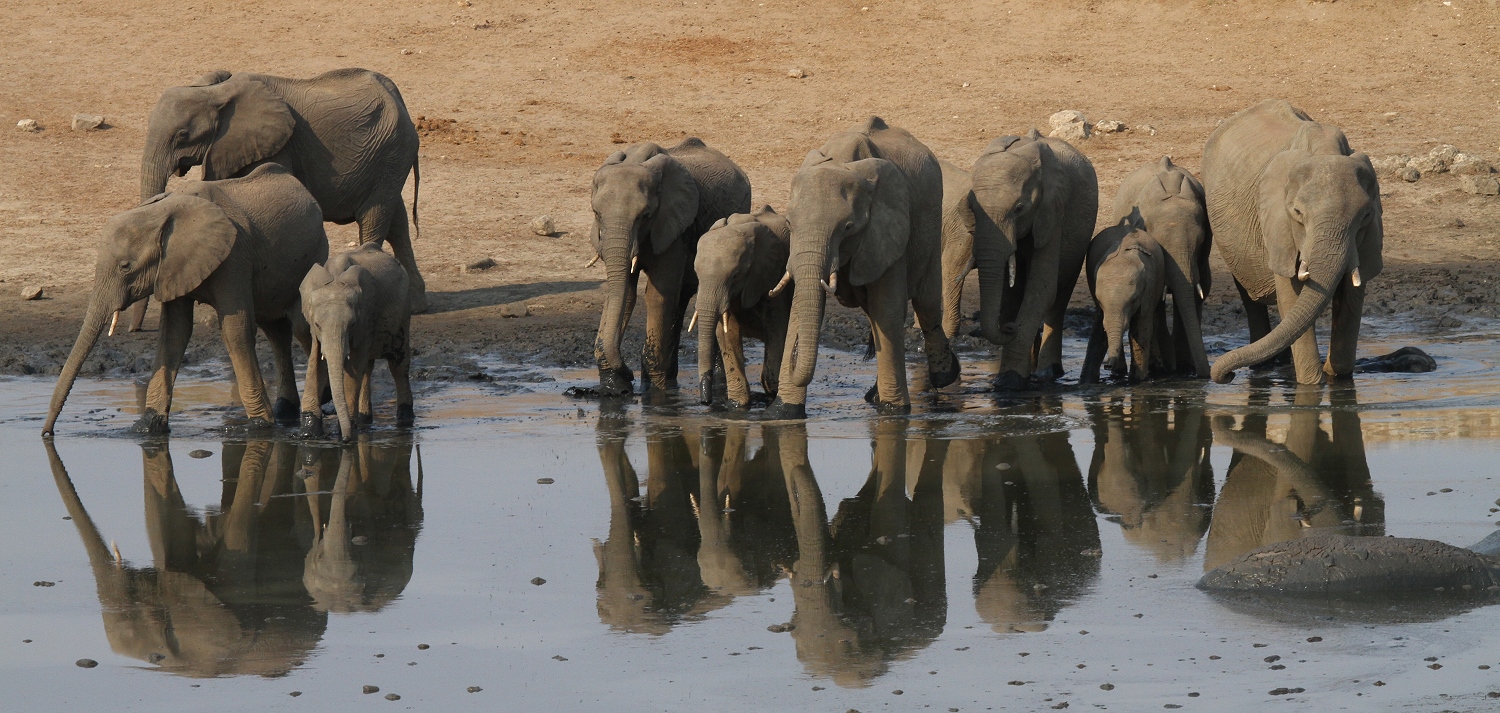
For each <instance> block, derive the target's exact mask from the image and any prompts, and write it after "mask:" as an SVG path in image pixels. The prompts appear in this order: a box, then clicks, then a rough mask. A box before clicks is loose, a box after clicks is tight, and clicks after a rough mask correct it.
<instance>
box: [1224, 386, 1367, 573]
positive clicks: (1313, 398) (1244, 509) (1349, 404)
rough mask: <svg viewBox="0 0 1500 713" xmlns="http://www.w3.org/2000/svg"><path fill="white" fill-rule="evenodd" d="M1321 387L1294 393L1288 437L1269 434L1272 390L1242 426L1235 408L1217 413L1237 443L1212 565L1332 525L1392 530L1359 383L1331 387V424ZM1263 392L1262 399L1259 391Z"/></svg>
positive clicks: (1349, 531)
mask: <svg viewBox="0 0 1500 713" xmlns="http://www.w3.org/2000/svg"><path fill="white" fill-rule="evenodd" d="M1322 391H1323V390H1322V389H1321V388H1320V387H1316V386H1314V387H1299V388H1298V389H1297V391H1296V393H1295V395H1294V401H1293V403H1294V406H1295V407H1296V408H1295V409H1294V410H1293V411H1292V412H1291V423H1290V424H1289V425H1288V426H1287V433H1286V442H1285V443H1275V442H1273V441H1271V440H1270V439H1269V438H1267V436H1266V416H1265V412H1264V410H1263V407H1264V405H1265V404H1264V399H1265V398H1266V393H1265V392H1263V391H1262V392H1253V391H1252V392H1251V393H1252V404H1251V405H1252V407H1254V406H1260V407H1262V408H1256V409H1252V410H1251V411H1250V412H1249V414H1248V415H1246V416H1245V417H1244V419H1243V420H1242V422H1241V424H1240V428H1239V429H1237V430H1236V429H1234V427H1233V426H1234V420H1233V418H1232V417H1229V416H1216V417H1214V420H1213V432H1214V440H1216V441H1218V442H1219V443H1221V444H1223V445H1226V446H1229V447H1231V448H1233V449H1234V456H1233V457H1232V458H1231V459H1230V461H1229V471H1228V473H1227V474H1226V475H1225V477H1224V485H1223V487H1222V488H1221V489H1220V490H1219V499H1218V502H1217V503H1216V504H1215V505H1214V517H1213V524H1212V525H1211V526H1210V527H1209V530H1208V546H1207V551H1206V552H1205V554H1204V558H1203V568H1204V571H1208V570H1211V569H1214V568H1216V567H1218V566H1220V565H1222V564H1224V563H1226V562H1228V561H1230V560H1232V559H1234V558H1235V557H1238V556H1239V555H1241V554H1244V553H1246V552H1249V551H1250V550H1253V549H1255V548H1257V547H1262V546H1264V545H1269V544H1272V543H1276V542H1282V541H1284V540H1290V539H1294V538H1298V537H1302V536H1303V535H1304V534H1307V533H1311V532H1314V531H1320V532H1327V531H1330V530H1328V529H1324V528H1333V529H1332V530H1331V531H1333V532H1340V533H1342V534H1346V535H1383V534H1385V503H1384V501H1383V500H1382V499H1381V498H1380V496H1379V495H1377V494H1376V493H1375V489H1374V484H1373V483H1371V481H1370V466H1369V463H1368V462H1367V461H1366V460H1365V442H1364V435H1363V434H1362V433H1361V431H1360V421H1359V413H1358V412H1357V411H1356V410H1355V406H1356V405H1357V404H1356V401H1355V393H1354V389H1353V387H1341V388H1335V389H1331V390H1329V406H1330V407H1331V408H1330V411H1329V414H1328V416H1327V425H1328V429H1327V430H1325V429H1324V428H1323V425H1324V413H1323V411H1322V410H1321V409H1320V408H1318V407H1319V405H1320V404H1321V403H1322V401H1321V399H1322ZM1256 398H1259V399H1261V403H1255V401H1254V399H1256Z"/></svg>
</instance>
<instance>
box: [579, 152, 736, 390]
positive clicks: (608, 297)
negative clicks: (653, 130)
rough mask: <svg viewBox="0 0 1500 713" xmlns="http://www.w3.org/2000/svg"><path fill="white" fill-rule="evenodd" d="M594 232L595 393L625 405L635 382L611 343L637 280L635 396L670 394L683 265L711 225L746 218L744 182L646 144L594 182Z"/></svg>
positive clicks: (707, 157) (689, 276) (721, 166)
mask: <svg viewBox="0 0 1500 713" xmlns="http://www.w3.org/2000/svg"><path fill="white" fill-rule="evenodd" d="M592 202H593V207H594V226H593V229H592V232H593V238H594V244H595V248H596V250H597V252H598V257H599V258H600V259H603V260H604V269H605V270H606V272H607V275H608V277H607V278H606V282H605V286H604V289H605V295H604V310H603V312H602V314H601V315H600V317H599V333H598V337H597V338H596V340H595V342H594V358H595V360H597V362H598V364H599V390H600V392H601V393H602V394H603V395H605V396H625V395H628V394H630V393H631V392H632V391H633V390H634V387H633V385H632V382H633V381H634V380H635V375H634V374H633V373H631V371H630V368H629V367H627V366H625V362H624V360H622V359H621V358H620V341H621V339H622V338H623V336H624V333H625V325H626V324H627V323H628V322H629V321H630V313H631V311H633V310H634V309H635V298H636V288H637V285H638V283H639V280H640V276H641V274H643V273H644V274H645V275H646V344H645V346H644V347H643V348H642V351H641V371H642V372H644V375H643V379H642V380H643V382H644V386H645V387H646V388H647V389H648V390H649V389H650V388H651V387H652V386H656V387H662V388H669V387H675V386H676V385H677V345H678V342H679V341H680V340H681V339H682V316H683V313H684V312H685V311H686V310H687V303H688V300H689V299H691V298H692V296H693V294H694V293H695V292H697V290H698V278H697V276H696V275H694V273H693V258H694V255H695V254H696V251H697V246H698V238H699V237H701V236H702V235H703V234H704V233H706V232H708V230H709V227H710V226H712V225H713V224H714V222H715V221H717V220H719V219H721V218H728V217H729V216H731V215H733V214H735V213H749V212H750V179H749V178H747V177H746V176H745V172H744V171H741V170H740V167H739V166H736V165H735V164H734V162H733V161H731V160H729V158H728V157H727V156H725V155H724V154H722V153H719V152H718V151H715V150H714V149H712V148H709V147H708V146H707V145H706V144H704V143H703V141H702V140H700V139H697V138H688V139H685V140H684V141H683V142H682V143H680V144H678V145H676V146H673V147H672V148H669V149H663V148H662V147H660V146H658V145H656V144H653V143H650V142H645V143H639V144H635V145H633V146H631V147H629V148H627V149H625V150H624V151H616V152H615V153H613V154H611V155H610V157H609V158H607V159H605V160H604V165H603V166H601V167H600V168H599V170H598V171H597V172H595V173H594V191H593V199H592Z"/></svg>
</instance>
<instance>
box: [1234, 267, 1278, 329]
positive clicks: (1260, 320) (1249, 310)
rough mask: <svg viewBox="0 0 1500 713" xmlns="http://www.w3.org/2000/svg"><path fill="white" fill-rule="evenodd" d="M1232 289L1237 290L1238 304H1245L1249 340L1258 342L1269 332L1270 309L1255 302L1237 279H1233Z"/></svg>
mask: <svg viewBox="0 0 1500 713" xmlns="http://www.w3.org/2000/svg"><path fill="white" fill-rule="evenodd" d="M1234 289H1235V290H1238V291H1239V293H1240V304H1243V305H1244V306H1245V321H1246V322H1249V323H1250V341H1251V342H1258V341H1260V340H1261V339H1263V338H1265V336H1266V335H1267V334H1270V333H1271V311H1270V310H1269V309H1267V308H1266V306H1265V305H1263V304H1261V303H1259V302H1256V301H1255V298H1254V297H1251V296H1250V293H1249V292H1246V291H1245V286H1244V285H1241V284H1240V281H1239V280H1238V279H1236V280H1235V281H1234Z"/></svg>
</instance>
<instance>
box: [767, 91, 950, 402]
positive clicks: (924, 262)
mask: <svg viewBox="0 0 1500 713" xmlns="http://www.w3.org/2000/svg"><path fill="white" fill-rule="evenodd" d="M942 204H943V179H942V173H941V169H939V167H938V161H937V158H936V157H935V156H933V155H932V151H930V150H929V149H928V148H927V147H926V146H925V145H923V144H922V142H920V141H918V140H917V139H916V138H915V137H913V136H912V135H911V134H909V133H907V132H906V131H905V130H903V129H897V128H891V127H889V126H887V125H886V123H885V122H884V121H882V120H881V119H880V118H879V117H870V118H869V119H867V120H866V121H865V122H864V123H863V124H861V125H860V126H859V127H858V128H856V129H855V130H853V131H846V132H842V133H839V134H836V135H834V136H833V137H832V138H830V139H829V140H828V142H827V143H825V144H823V146H822V147H821V148H819V149H816V150H814V151H812V152H809V153H808V155H807V158H806V159H804V160H803V162H802V167H801V168H800V169H798V171H797V174H796V175H795V176H794V177H793V178H792V194H791V198H790V200H789V201H788V203H787V220H788V221H789V222H790V223H791V225H792V247H791V259H790V261H789V262H788V264H787V275H789V276H790V277H791V279H793V280H795V281H796V286H795V288H794V295H793V299H792V316H791V324H790V325H789V326H788V328H787V342H786V347H785V353H784V356H783V358H782V365H781V378H780V382H779V385H778V391H777V396H776V400H775V401H774V402H772V404H771V406H770V407H768V408H767V410H766V417H767V418H773V419H797V418H806V416H807V385H808V384H809V383H810V382H811V381H812V377H813V371H814V368H815V367H816V365H817V359H818V336H819V333H820V332H821V330H822V326H823V310H824V306H825V302H824V300H825V299H826V298H827V296H828V294H829V293H833V294H834V295H835V296H836V297H837V298H838V300H839V303H840V304H843V305H845V306H848V307H859V308H861V309H863V310H864V312H865V314H866V315H867V316H868V317H869V318H870V326H871V331H872V333H873V335H874V343H875V354H876V356H877V358H878V363H877V367H876V372H877V379H876V386H875V388H874V389H872V390H871V392H870V393H868V394H867V395H866V400H868V401H871V402H873V403H875V404H876V406H877V408H878V409H879V410H880V412H881V413H883V414H901V413H908V412H910V410H911V397H910V396H909V394H908V393H907V388H906V340H905V327H906V309H907V304H908V303H910V304H911V306H912V308H913V309H914V310H915V312H916V315H917V325H918V327H919V328H920V329H921V330H922V337H923V341H924V343H925V346H926V354H927V371H928V377H929V382H930V384H931V385H932V387H933V388H941V387H943V386H947V385H948V384H951V383H953V382H954V381H955V380H957V379H958V372H959V364H958V357H957V356H956V355H955V354H954V353H953V350H952V349H951V348H950V347H949V345H948V338H947V336H945V335H944V334H943V328H942V307H943V304H942V290H941V285H940V282H941V280H942V265H941V258H942Z"/></svg>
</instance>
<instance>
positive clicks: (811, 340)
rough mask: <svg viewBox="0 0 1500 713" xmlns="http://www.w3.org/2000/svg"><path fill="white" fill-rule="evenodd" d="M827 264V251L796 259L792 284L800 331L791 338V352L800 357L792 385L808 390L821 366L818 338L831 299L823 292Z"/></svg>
mask: <svg viewBox="0 0 1500 713" xmlns="http://www.w3.org/2000/svg"><path fill="white" fill-rule="evenodd" d="M826 264H827V261H826V256H825V255H824V253H823V251H821V250H816V251H808V252H804V253H800V254H799V255H797V257H796V258H794V263H793V265H792V280H793V283H794V285H795V287H794V288H793V292H792V317H793V320H794V321H795V322H796V325H797V330H796V332H795V333H794V334H792V335H791V337H790V342H789V345H790V348H792V349H793V352H794V354H795V356H796V361H795V362H793V364H792V385H794V386H798V387H805V386H807V385H808V384H809V383H811V382H812V377H813V369H814V368H815V367H816V366H817V364H818V336H819V334H820V333H821V332H822V329H823V308H824V305H825V302H824V300H825V299H827V297H828V295H827V293H826V292H824V290H823V286H822V284H821V283H822V281H823V280H824V279H826V278H825V275H824V274H823V272H824V267H825V265H826Z"/></svg>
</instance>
